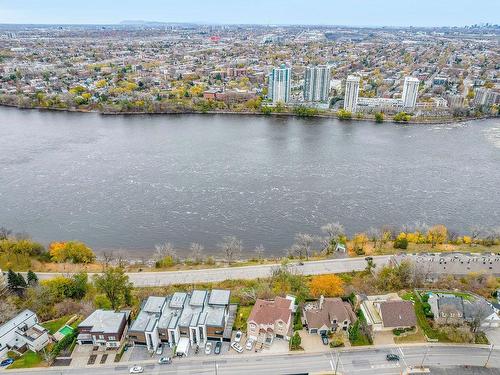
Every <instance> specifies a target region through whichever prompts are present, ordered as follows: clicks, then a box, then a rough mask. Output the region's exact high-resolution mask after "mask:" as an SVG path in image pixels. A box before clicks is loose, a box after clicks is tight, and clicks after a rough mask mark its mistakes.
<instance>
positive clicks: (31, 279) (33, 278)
mask: <svg viewBox="0 0 500 375" xmlns="http://www.w3.org/2000/svg"><path fill="white" fill-rule="evenodd" d="M27 279H28V285H29V286H35V285H37V284H38V276H37V275H36V274H35V273H34V272H33V271H32V270H29V271H28V274H27Z"/></svg>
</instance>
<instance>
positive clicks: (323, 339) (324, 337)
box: [321, 335, 328, 345]
mask: <svg viewBox="0 0 500 375" xmlns="http://www.w3.org/2000/svg"><path fill="white" fill-rule="evenodd" d="M321 341H323V345H328V336H327V335H321Z"/></svg>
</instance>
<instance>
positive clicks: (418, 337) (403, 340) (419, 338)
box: [394, 327, 427, 344]
mask: <svg viewBox="0 0 500 375" xmlns="http://www.w3.org/2000/svg"><path fill="white" fill-rule="evenodd" d="M414 342H427V339H426V338H425V336H424V335H423V334H422V330H421V329H420V328H418V327H417V330H416V332H414V333H410V334H408V335H406V336H394V343H396V344H410V343H414Z"/></svg>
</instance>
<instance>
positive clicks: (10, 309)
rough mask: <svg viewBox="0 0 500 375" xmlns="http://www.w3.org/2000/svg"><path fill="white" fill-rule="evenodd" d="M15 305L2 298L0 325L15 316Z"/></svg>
mask: <svg viewBox="0 0 500 375" xmlns="http://www.w3.org/2000/svg"><path fill="white" fill-rule="evenodd" d="M16 312H17V309H16V305H14V303H12V301H11V300H10V299H9V298H5V297H2V303H0V325H2V324H3V323H4V322H6V321H7V320H9V319H11V318H13V317H14V316H15V315H16Z"/></svg>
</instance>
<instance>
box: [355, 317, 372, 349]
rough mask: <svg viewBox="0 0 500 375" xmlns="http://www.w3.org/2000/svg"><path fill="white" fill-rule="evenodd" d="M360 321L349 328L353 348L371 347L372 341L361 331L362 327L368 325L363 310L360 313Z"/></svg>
mask: <svg viewBox="0 0 500 375" xmlns="http://www.w3.org/2000/svg"><path fill="white" fill-rule="evenodd" d="M357 315H358V320H356V322H355V323H354V324H353V325H352V326H351V328H349V341H350V342H351V345H352V346H363V345H371V344H372V340H371V339H370V337H368V336H367V335H365V334H364V333H363V331H362V330H361V329H360V325H361V324H362V323H363V324H366V319H365V316H364V315H363V312H362V311H361V310H359V311H358V313H357Z"/></svg>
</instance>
